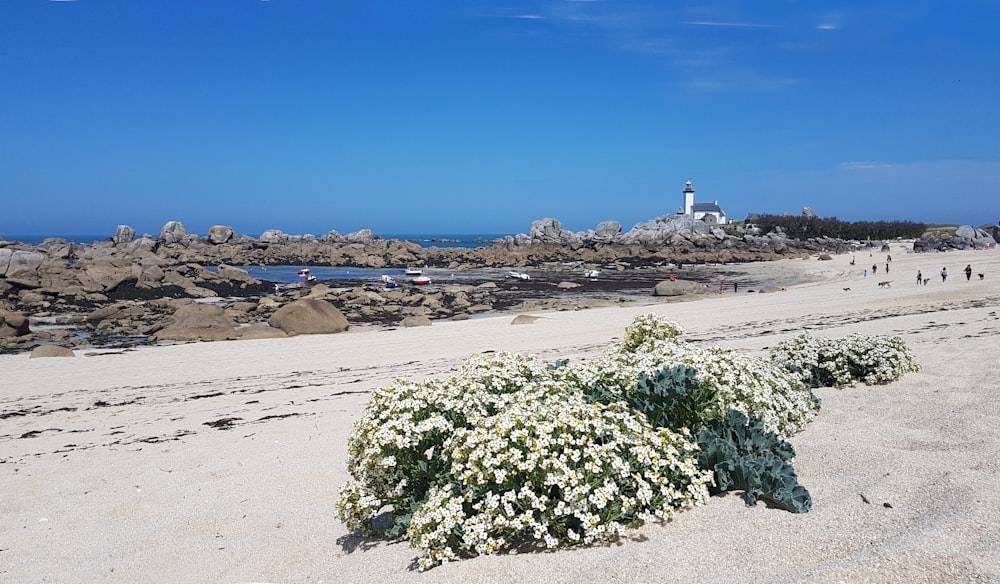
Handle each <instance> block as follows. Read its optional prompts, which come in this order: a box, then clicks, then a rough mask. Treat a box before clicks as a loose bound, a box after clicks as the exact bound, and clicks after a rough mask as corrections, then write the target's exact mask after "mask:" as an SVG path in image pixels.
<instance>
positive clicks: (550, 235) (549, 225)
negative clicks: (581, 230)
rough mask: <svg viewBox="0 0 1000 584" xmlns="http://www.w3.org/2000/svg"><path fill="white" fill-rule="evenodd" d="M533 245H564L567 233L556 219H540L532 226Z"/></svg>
mask: <svg viewBox="0 0 1000 584" xmlns="http://www.w3.org/2000/svg"><path fill="white" fill-rule="evenodd" d="M530 237H531V242H532V243H556V244H560V243H564V242H565V240H566V231H564V230H563V228H562V223H560V222H559V221H558V220H556V219H551V218H545V219H538V220H537V221H534V222H533V223H532V224H531V234H530Z"/></svg>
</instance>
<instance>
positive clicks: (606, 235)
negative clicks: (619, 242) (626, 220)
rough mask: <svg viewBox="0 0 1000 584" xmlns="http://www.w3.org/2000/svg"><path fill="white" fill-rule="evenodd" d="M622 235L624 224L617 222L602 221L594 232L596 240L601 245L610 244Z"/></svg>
mask: <svg viewBox="0 0 1000 584" xmlns="http://www.w3.org/2000/svg"><path fill="white" fill-rule="evenodd" d="M621 234H622V224H621V223H619V222H617V221H602V222H600V223H598V224H597V229H595V230H594V240H595V241H599V242H601V243H610V242H612V241H614V240H615V239H617V238H618V236H619V235H621Z"/></svg>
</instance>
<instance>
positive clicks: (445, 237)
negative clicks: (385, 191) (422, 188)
mask: <svg viewBox="0 0 1000 584" xmlns="http://www.w3.org/2000/svg"><path fill="white" fill-rule="evenodd" d="M0 235H2V237H0V239H5V240H7V241H20V242H21V243H27V244H29V245H38V244H39V243H42V242H43V241H44V240H45V239H47V238H50V237H55V238H59V239H65V240H66V241H68V242H70V243H79V244H91V243H94V242H96V241H104V240H105V239H110V238H111V236H110V235H7V234H0ZM376 235H377V236H378V237H381V238H382V239H398V240H400V241H412V242H413V243H416V244H417V245H419V246H420V247H442V248H444V247H462V248H476V247H486V246H489V245H492V244H493V242H494V241H496V240H497V239H502V238H503V237H505V236H506V234H503V233H464V234H454V233H444V234H440V233H429V234H428V233H403V234H387V235H381V234H376Z"/></svg>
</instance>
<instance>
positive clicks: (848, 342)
mask: <svg viewBox="0 0 1000 584" xmlns="http://www.w3.org/2000/svg"><path fill="white" fill-rule="evenodd" d="M770 357H771V361H772V362H773V363H774V364H775V365H778V366H781V367H784V368H785V369H787V370H788V371H791V372H792V373H794V374H796V375H797V376H798V377H799V378H800V379H801V380H802V381H803V383H805V384H807V385H809V386H810V387H847V386H853V385H855V384H856V383H857V382H859V381H861V382H864V383H865V384H867V385H880V384H886V383H890V382H892V381H895V380H897V379H899V378H900V377H902V376H903V375H904V374H906V373H910V372H915V371H919V370H920V366H919V365H918V364H917V362H916V360H915V359H914V358H913V354H912V353H910V350H909V349H908V348H907V347H906V344H905V343H904V342H903V339H901V338H900V337H887V336H877V335H876V336H870V335H860V334H855V335H850V336H848V337H845V338H840V339H825V338H818V337H814V336H812V335H809V334H802V335H799V336H797V337H795V338H793V339H790V340H787V341H782V342H780V343H778V344H777V345H776V346H775V347H774V348H773V349H772V350H771V355H770Z"/></svg>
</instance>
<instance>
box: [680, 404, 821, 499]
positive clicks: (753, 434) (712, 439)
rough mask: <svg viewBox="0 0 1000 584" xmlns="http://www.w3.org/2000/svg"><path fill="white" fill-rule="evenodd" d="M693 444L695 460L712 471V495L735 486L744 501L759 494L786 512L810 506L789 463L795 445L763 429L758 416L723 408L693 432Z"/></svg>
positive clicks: (731, 489)
mask: <svg viewBox="0 0 1000 584" xmlns="http://www.w3.org/2000/svg"><path fill="white" fill-rule="evenodd" d="M698 447H699V452H698V465H699V466H700V467H701V468H703V469H708V470H711V471H713V472H714V473H715V481H714V484H713V485H712V487H711V492H712V494H716V493H721V492H725V491H734V490H740V491H743V500H744V501H745V502H746V504H747V505H750V506H753V505H756V504H757V501H758V500H760V499H764V500H766V501H768V502H770V504H772V505H774V506H776V507H780V508H782V509H786V510H788V511H791V512H792V513H805V512H806V511H809V509H810V508H811V507H812V496H811V495H810V494H809V491H807V490H806V488H805V487H803V486H802V485H800V484H799V480H798V477H797V476H796V475H795V470H794V469H793V468H792V465H791V464H790V461H791V460H792V458H794V457H795V450H794V449H793V448H792V446H791V444H789V443H788V442H786V441H784V440H782V439H780V438H778V437H777V436H776V435H775V434H774V433H773V432H768V431H767V430H765V429H764V424H763V423H762V422H761V420H760V418H756V417H749V418H748V417H747V416H744V415H743V414H742V413H741V412H739V411H737V410H729V413H727V414H726V415H725V417H723V418H721V419H716V420H713V421H711V422H710V423H709V424H708V425H707V426H706V427H705V428H703V429H702V430H700V431H699V432H698Z"/></svg>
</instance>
